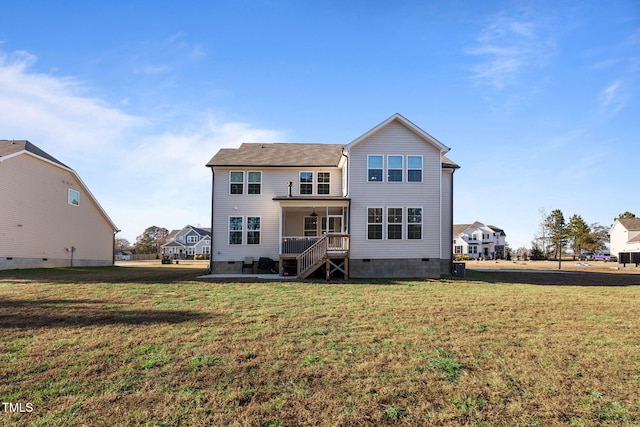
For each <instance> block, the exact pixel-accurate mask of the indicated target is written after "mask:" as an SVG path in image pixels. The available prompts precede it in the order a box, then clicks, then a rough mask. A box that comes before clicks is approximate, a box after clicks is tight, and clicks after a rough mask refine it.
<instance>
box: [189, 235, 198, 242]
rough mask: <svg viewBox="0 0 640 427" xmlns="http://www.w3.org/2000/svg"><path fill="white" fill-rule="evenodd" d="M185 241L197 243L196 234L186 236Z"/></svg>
mask: <svg viewBox="0 0 640 427" xmlns="http://www.w3.org/2000/svg"><path fill="white" fill-rule="evenodd" d="M187 243H198V236H187Z"/></svg>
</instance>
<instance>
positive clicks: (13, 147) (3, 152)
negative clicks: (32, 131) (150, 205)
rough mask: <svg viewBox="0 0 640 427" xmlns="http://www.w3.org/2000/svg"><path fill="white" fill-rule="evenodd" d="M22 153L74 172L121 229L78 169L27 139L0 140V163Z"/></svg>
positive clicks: (91, 196) (102, 212) (98, 205)
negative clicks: (75, 169)
mask: <svg viewBox="0 0 640 427" xmlns="http://www.w3.org/2000/svg"><path fill="white" fill-rule="evenodd" d="M22 154H27V155H30V156H34V157H37V158H39V159H41V160H44V161H45V162H48V163H49V164H53V165H54V166H56V167H60V168H62V169H65V170H67V171H68V172H70V173H72V174H73V175H74V176H75V177H76V179H77V180H78V183H79V184H80V186H81V187H82V188H83V189H84V191H85V192H86V193H87V195H88V196H89V198H90V199H91V201H92V202H93V204H94V205H95V207H96V208H97V209H98V211H99V212H100V214H102V216H103V217H104V218H105V219H106V221H107V222H108V223H109V225H110V226H111V228H113V230H114V231H115V232H118V231H120V230H119V229H118V227H117V226H116V225H115V224H114V222H113V221H112V220H111V218H110V217H109V215H107V212H105V210H104V209H103V208H102V206H100V203H98V200H97V199H96V198H95V197H94V196H93V194H92V193H91V191H90V190H89V188H88V187H87V186H86V185H85V183H84V182H83V181H82V179H81V178H80V176H79V175H78V174H77V173H76V171H74V170H73V169H71V168H70V167H69V166H67V165H65V164H64V163H62V162H61V161H60V160H58V159H56V158H55V157H53V156H51V155H50V154H48V153H47V152H45V151H44V150H41V149H40V148H38V147H36V146H35V145H33V144H32V143H30V142H29V141H26V140H8V139H1V140H0V163H2V161H3V160H6V159H10V158H11V157H15V156H19V155H22Z"/></svg>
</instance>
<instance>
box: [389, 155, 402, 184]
mask: <svg viewBox="0 0 640 427" xmlns="http://www.w3.org/2000/svg"><path fill="white" fill-rule="evenodd" d="M402 169H403V165H402V156H387V182H402Z"/></svg>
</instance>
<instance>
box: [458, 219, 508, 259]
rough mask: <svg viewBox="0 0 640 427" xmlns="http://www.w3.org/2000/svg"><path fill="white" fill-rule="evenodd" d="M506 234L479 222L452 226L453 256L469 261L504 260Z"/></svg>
mask: <svg viewBox="0 0 640 427" xmlns="http://www.w3.org/2000/svg"><path fill="white" fill-rule="evenodd" d="M506 237H507V235H506V233H505V232H504V230H502V229H501V228H498V227H495V226H493V225H484V224H483V223H481V222H478V221H476V222H474V223H473V224H455V225H454V226H453V255H454V257H457V256H465V255H466V256H468V257H469V258H470V259H504V257H505V246H506V240H505V239H506Z"/></svg>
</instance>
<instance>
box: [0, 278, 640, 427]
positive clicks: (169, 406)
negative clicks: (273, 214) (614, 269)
mask: <svg viewBox="0 0 640 427" xmlns="http://www.w3.org/2000/svg"><path fill="white" fill-rule="evenodd" d="M169 271H170V272H171V273H167V272H169ZM197 273H199V272H198V271H192V270H188V269H182V270H180V271H179V272H178V270H175V269H174V270H168V269H165V270H162V269H144V268H140V269H127V268H120V269H118V268H114V269H74V270H60V269H57V270H50V271H43V270H36V271H30V272H22V273H17V272H15V273H14V272H0V402H8V403H11V404H13V405H15V404H18V403H19V404H21V405H22V406H21V407H22V408H25V407H26V404H27V403H29V404H31V405H32V406H31V407H32V411H30V412H26V411H25V412H22V413H20V412H17V413H15V412H14V413H12V412H10V411H8V410H7V407H6V405H4V410H3V406H0V424H2V425H35V426H49V425H50V426H61V425H88V426H99V425H133V426H135V425H142V426H147V425H149V426H156V425H182V426H202V425H247V426H297V425H330V426H334V425H353V426H357V425H394V424H395V425H435V426H438V425H442V426H445V425H446V426H449V425H452V426H453V425H477V426H481V425H484V426H535V425H540V426H549V425H573V426H602V425H612V426H614V425H615V426H619V425H638V424H640V415H639V414H640V331H639V325H640V310H639V309H640V287H637V286H626V287H596V286H587V287H585V286H535V285H528V284H513V283H491V282H492V280H491V279H490V273H483V274H482V275H479V276H478V278H479V279H481V280H474V275H473V273H470V274H469V277H468V279H467V280H440V281H420V282H409V281H405V282H402V281H399V282H380V283H373V284H372V283H357V282H348V283H340V282H337V283H325V282H304V283H291V282H280V283H221V282H216V281H207V280H197V279H191V280H187V279H186V277H191V278H193V277H195V276H196V274H197ZM13 408H14V409H15V408H16V406H13Z"/></svg>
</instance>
